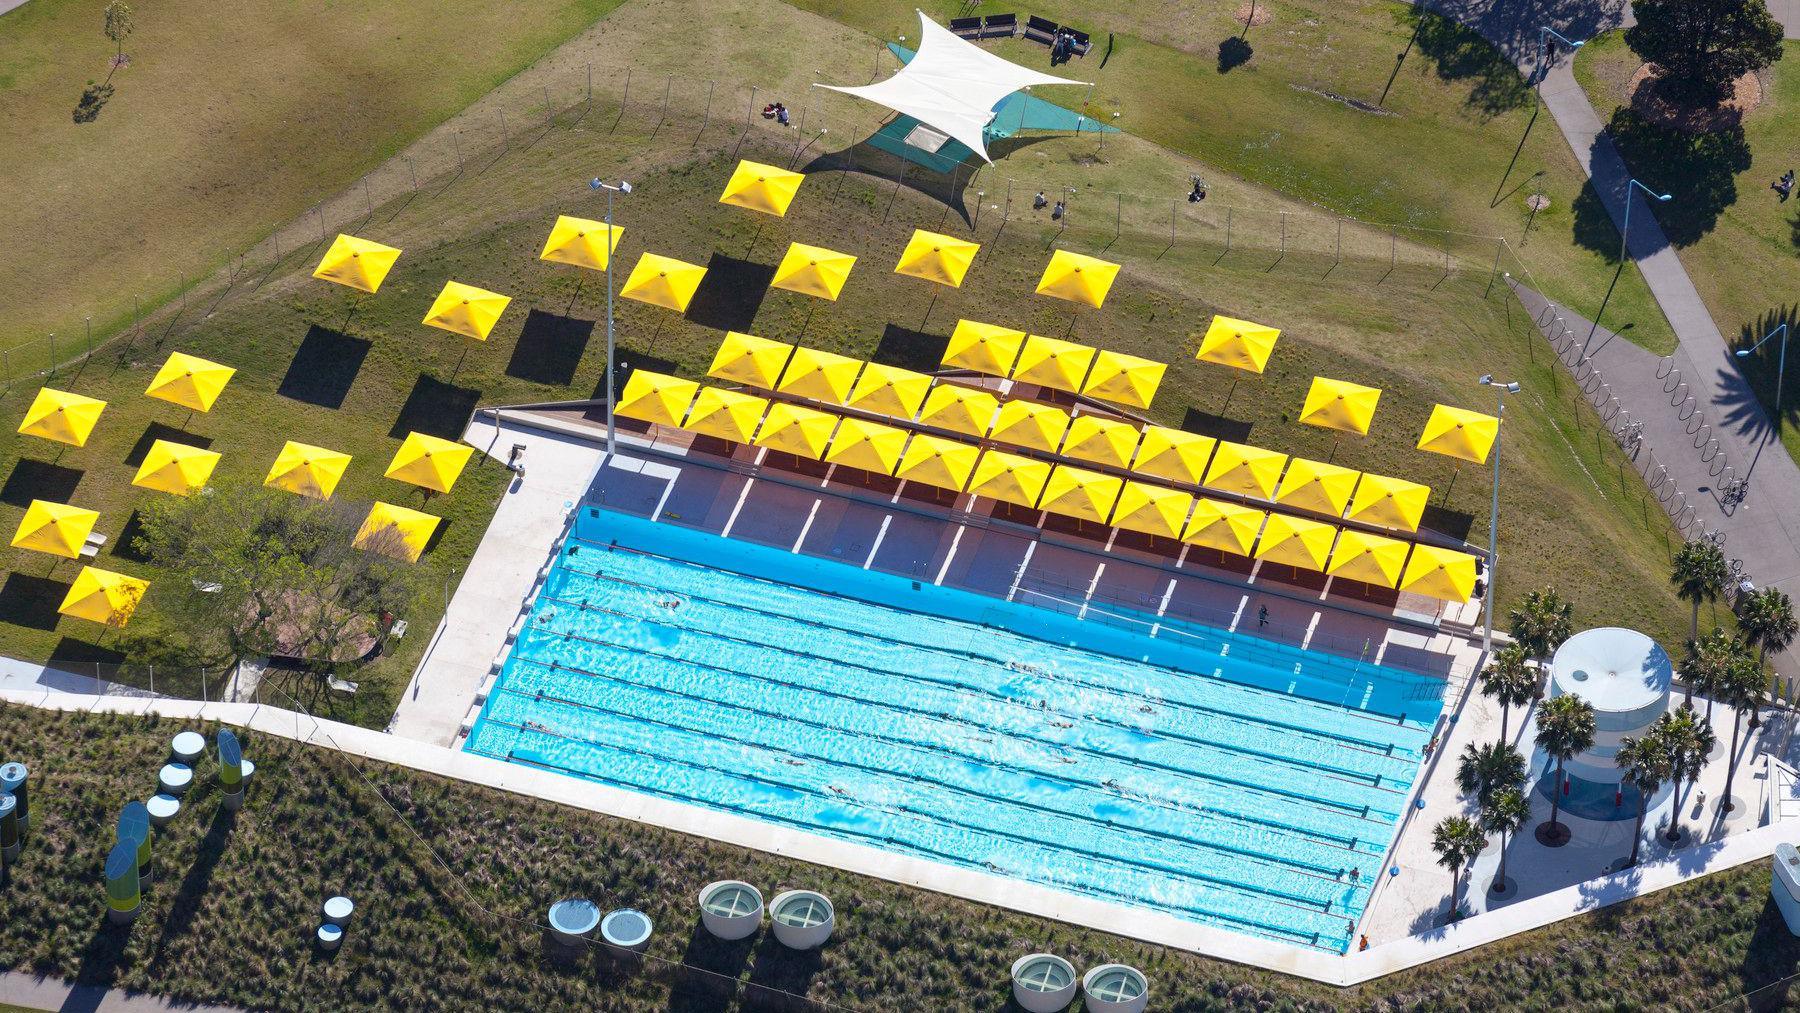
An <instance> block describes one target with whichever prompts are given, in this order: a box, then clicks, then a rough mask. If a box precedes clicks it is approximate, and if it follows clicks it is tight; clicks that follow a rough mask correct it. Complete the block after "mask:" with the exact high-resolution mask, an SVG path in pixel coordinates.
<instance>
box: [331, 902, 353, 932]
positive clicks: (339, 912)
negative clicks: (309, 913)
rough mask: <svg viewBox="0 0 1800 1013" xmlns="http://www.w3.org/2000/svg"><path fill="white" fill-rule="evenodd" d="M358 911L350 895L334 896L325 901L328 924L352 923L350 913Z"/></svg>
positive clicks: (341, 924)
mask: <svg viewBox="0 0 1800 1013" xmlns="http://www.w3.org/2000/svg"><path fill="white" fill-rule="evenodd" d="M355 911H356V905H355V904H354V903H352V902H351V901H350V898H348V897H333V898H331V899H330V900H327V901H326V902H325V907H324V912H325V922H326V924H328V925H337V926H340V927H341V926H344V925H348V924H350V915H351V914H353V913H354V912H355Z"/></svg>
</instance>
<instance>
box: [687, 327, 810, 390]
mask: <svg viewBox="0 0 1800 1013" xmlns="http://www.w3.org/2000/svg"><path fill="white" fill-rule="evenodd" d="M792 354H794V346H793V345H790V344H788V343H787V342H785V341H773V340H771V339H769V338H759V337H757V336H756V335H754V334H743V333H740V332H738V331H727V332H725V340H723V341H721V342H719V350H718V352H716V353H715V354H714V355H713V361H712V365H711V366H709V367H707V370H706V375H707V376H710V377H713V378H714V379H718V380H735V381H737V382H738V383H747V384H749V385H750V386H752V387H762V388H763V389H765V390H774V389H775V381H776V380H778V379H780V377H781V367H783V366H785V365H787V361H788V356H790V355H792Z"/></svg>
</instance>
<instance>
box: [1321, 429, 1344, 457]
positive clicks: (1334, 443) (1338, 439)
mask: <svg viewBox="0 0 1800 1013" xmlns="http://www.w3.org/2000/svg"><path fill="white" fill-rule="evenodd" d="M1343 442H1344V436H1343V434H1342V433H1332V434H1331V453H1329V454H1327V455H1325V463H1326V464H1330V463H1331V462H1333V461H1335V460H1337V452H1338V445H1339V444H1341V443H1343Z"/></svg>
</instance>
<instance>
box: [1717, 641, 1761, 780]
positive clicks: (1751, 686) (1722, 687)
mask: <svg viewBox="0 0 1800 1013" xmlns="http://www.w3.org/2000/svg"><path fill="white" fill-rule="evenodd" d="M1714 693H1715V695H1717V696H1718V698H1719V702H1721V703H1723V704H1724V705H1725V706H1727V707H1730V708H1731V709H1732V711H1733V712H1734V713H1733V714H1732V715H1731V749H1730V750H1729V751H1727V752H1726V754H1725V797H1724V798H1722V799H1720V800H1719V807H1720V809H1721V810H1723V811H1724V812H1730V811H1731V779H1732V777H1733V776H1735V775H1736V774H1737V747H1738V728H1739V727H1740V726H1741V725H1742V724H1743V723H1744V712H1745V711H1749V712H1750V713H1751V714H1752V715H1754V714H1755V713H1756V707H1757V705H1758V704H1761V703H1762V693H1763V673H1762V665H1760V664H1758V663H1756V662H1754V661H1751V660H1750V656H1749V655H1748V654H1745V655H1744V656H1743V657H1741V658H1739V659H1738V662H1737V664H1735V665H1733V666H1732V667H1731V671H1730V674H1729V675H1728V676H1727V678H1726V679H1725V680H1724V681H1723V682H1721V683H1720V684H1719V685H1718V686H1717V687H1715V688H1714Z"/></svg>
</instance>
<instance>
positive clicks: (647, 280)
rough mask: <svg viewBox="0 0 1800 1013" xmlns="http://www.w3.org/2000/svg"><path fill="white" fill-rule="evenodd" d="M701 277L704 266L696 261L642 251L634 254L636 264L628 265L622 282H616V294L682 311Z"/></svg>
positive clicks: (678, 311)
mask: <svg viewBox="0 0 1800 1013" xmlns="http://www.w3.org/2000/svg"><path fill="white" fill-rule="evenodd" d="M705 277H706V268H704V267H701V266H700V265H698V264H689V263H687V262H685V261H680V260H676V259H675V258H674V257H664V256H661V255H659V254H655V253H646V254H644V255H643V256H641V257H639V258H638V262H637V266H636V267H634V268H632V269H631V274H630V276H628V277H627V278H626V279H625V284H623V285H621V286H619V295H621V296H623V297H624V298H626V299H635V300H637V301H638V302H647V303H649V304H650V305H652V306H661V307H662V308H663V309H668V310H674V311H675V312H677V313H686V312H687V308H688V303H690V302H692V301H693V298H694V292H695V291H696V290H698V289H699V288H700V282H701V280H702V279H704V278H705Z"/></svg>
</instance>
